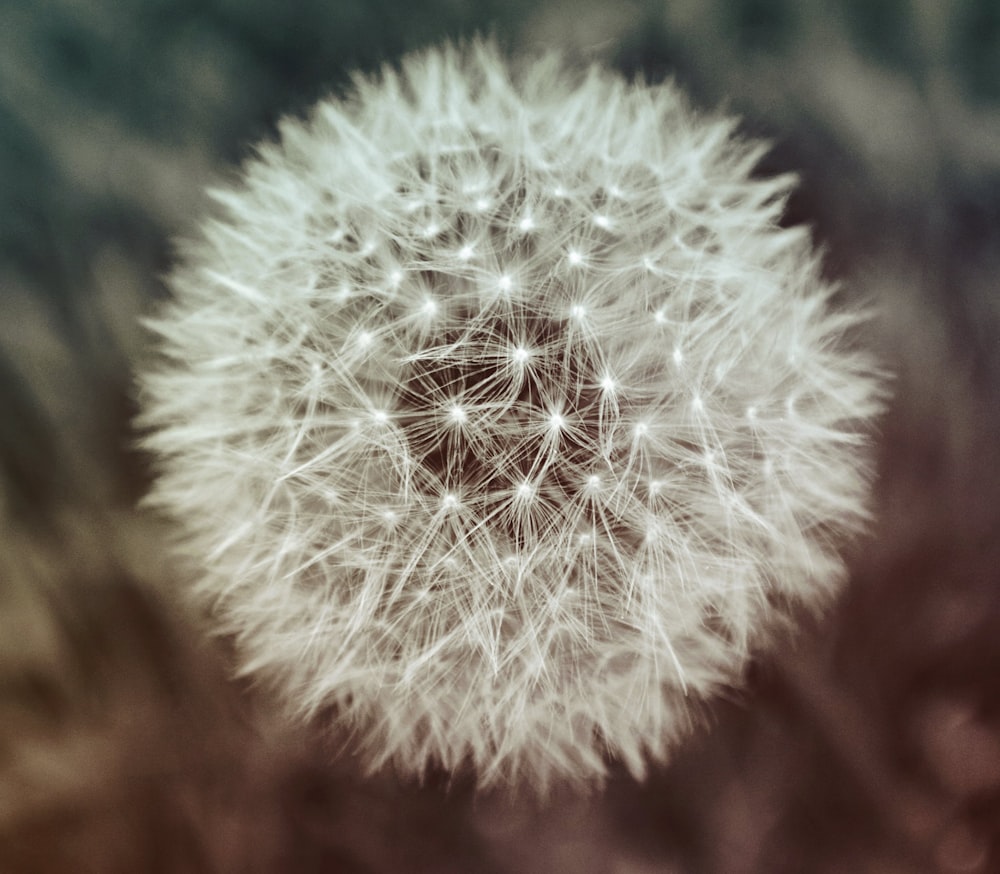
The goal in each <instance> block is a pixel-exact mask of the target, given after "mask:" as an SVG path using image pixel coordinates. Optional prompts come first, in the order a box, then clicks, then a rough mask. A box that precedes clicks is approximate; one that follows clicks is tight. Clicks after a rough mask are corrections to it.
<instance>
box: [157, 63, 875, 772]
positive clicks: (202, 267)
mask: <svg viewBox="0 0 1000 874" xmlns="http://www.w3.org/2000/svg"><path fill="white" fill-rule="evenodd" d="M516 69H517V70H518V71H519V72H514V68H512V67H510V66H508V65H507V64H505V62H503V61H502V60H501V58H500V56H499V54H498V52H497V51H496V50H495V49H493V48H492V47H490V46H488V45H485V46H484V45H473V46H472V47H471V48H469V49H467V50H456V49H447V48H446V49H441V50H432V51H427V52H425V53H422V54H418V55H416V56H413V57H410V58H408V59H407V60H405V61H404V62H403V64H402V67H401V70H400V71H398V72H396V71H391V70H387V71H385V72H383V73H382V74H381V76H379V77H377V78H373V79H364V78H358V79H357V80H356V81H355V86H354V90H353V92H352V95H351V96H350V97H349V98H347V99H344V100H329V101H326V102H323V103H321V104H320V105H319V106H318V107H317V108H316V109H315V111H314V112H313V113H312V114H311V116H310V117H309V118H308V120H306V121H286V122H285V123H284V124H283V126H282V128H281V140H280V143H278V144H266V145H263V146H261V147H260V148H259V151H258V154H257V157H255V158H254V160H252V161H250V162H249V163H248V165H247V166H246V167H245V171H244V174H243V178H242V182H241V184H240V185H239V186H238V187H236V188H234V189H232V190H229V191H225V192H219V193H217V198H218V200H219V201H221V203H222V204H223V205H224V208H225V214H224V215H223V217H221V218H219V219H216V220H213V221H210V222H208V223H207V224H206V225H205V227H204V236H203V239H202V240H201V242H199V243H198V244H196V245H195V246H193V247H191V249H190V251H189V252H188V255H187V258H186V261H185V262H184V263H183V264H182V265H181V266H179V267H178V268H177V269H176V271H175V272H174V274H173V276H172V278H171V287H172V290H173V292H174V300H173V302H172V303H170V304H169V305H168V306H166V307H165V308H164V310H163V311H162V313H161V314H160V315H159V316H158V317H157V318H156V319H154V320H153V321H152V326H153V328H154V329H155V331H156V332H157V333H158V334H159V335H160V338H161V340H162V344H161V345H162V352H163V360H162V361H161V362H160V363H159V364H158V365H156V366H154V367H152V368H150V370H149V372H147V373H146V374H145V375H144V376H143V378H142V389H143V402H144V416H143V419H142V422H143V425H144V427H146V428H147V429H148V433H149V436H148V437H147V439H146V443H147V445H148V446H149V447H150V448H151V449H152V450H154V451H155V452H156V454H157V456H158V464H159V478H158V480H157V482H156V485H155V487H154V489H153V491H152V494H151V498H150V499H151V501H152V502H153V503H154V504H156V505H158V506H160V507H161V508H163V509H165V510H166V511H168V512H169V513H170V515H172V516H173V517H174V518H175V519H176V520H177V522H178V524H179V526H181V528H182V531H183V537H182V540H183V548H184V550H185V552H186V553H187V554H189V555H190V556H193V557H194V558H195V559H196V560H197V563H198V567H199V569H200V570H199V580H198V583H197V591H198V592H199V593H200V594H201V595H202V596H203V597H204V598H205V600H206V602H207V603H209V604H210V605H211V607H212V610H213V613H214V616H215V617H216V619H217V621H218V624H219V629H220V630H221V631H223V632H225V633H228V634H231V635H233V636H234V638H235V640H236V642H237V644H238V652H239V654H240V657H241V659H242V667H243V669H244V670H245V671H246V672H248V673H251V674H253V675H255V676H257V677H258V678H262V679H264V680H266V681H268V682H269V683H270V684H272V685H273V687H274V688H276V689H277V690H279V691H280V694H281V696H282V699H283V700H284V701H285V702H287V704H288V706H289V708H290V709H292V710H293V711H296V712H298V713H300V714H302V715H308V716H315V715H317V714H322V715H323V717H324V718H326V719H331V720H332V721H333V725H334V726H336V727H338V728H340V729H343V730H344V731H345V732H346V733H347V734H349V735H350V736H351V737H352V739H353V742H354V743H355V745H356V746H355V749H356V751H357V752H358V753H359V754H360V755H361V757H362V759H363V761H364V762H365V763H366V765H367V766H368V767H370V768H377V767H380V766H382V765H387V764H391V765H393V766H394V767H395V768H396V769H397V770H399V771H401V772H404V773H408V774H410V773H412V774H421V773H423V772H424V771H425V770H426V769H427V768H428V767H432V766H433V767H444V768H446V769H452V770H456V771H463V770H471V772H472V773H474V774H475V775H476V777H477V780H478V781H479V783H480V785H483V786H489V785H496V784H500V783H508V784H509V783H511V782H513V781H518V782H526V783H528V784H530V785H533V786H538V787H545V786H546V785H548V784H549V783H550V782H551V781H552V780H553V779H564V778H568V779H572V780H582V781H588V780H595V779H596V780H599V779H600V778H601V776H602V775H603V774H604V773H605V770H606V763H607V762H608V761H609V760H610V759H617V760H619V761H622V762H624V763H625V765H626V766H627V767H628V768H629V769H630V770H631V771H632V772H633V773H635V774H636V775H641V774H642V773H643V769H644V767H645V763H646V761H648V760H649V759H651V758H652V759H663V758H664V757H666V756H667V755H668V753H669V752H670V750H671V748H672V747H673V746H674V744H675V743H676V741H677V740H678V739H679V738H680V737H682V736H683V735H684V734H685V733H686V732H687V731H688V730H689V728H690V725H691V722H692V713H693V712H694V710H695V709H696V707H697V705H698V703H699V702H700V701H702V700H703V699H704V698H705V697H706V696H708V695H710V694H711V693H712V692H713V691H715V690H717V689H718V688H719V687H721V686H724V685H726V684H731V683H734V682H738V681H739V679H740V676H741V673H742V671H743V669H744V668H745V666H746V663H747V660H748V658H749V656H750V655H751V654H752V653H753V652H754V651H756V650H757V649H758V648H760V647H761V646H764V645H766V643H767V641H768V639H769V638H770V637H772V636H773V632H774V631H775V629H776V628H777V627H778V626H779V625H781V624H782V623H783V622H785V620H786V619H787V618H788V616H789V614H790V608H791V607H793V606H795V605H805V606H807V607H812V606H816V605H822V604H824V603H826V602H827V601H828V599H829V597H830V595H831V594H832V593H833V592H834V591H835V590H836V587H837V584H838V583H839V582H840V581H841V578H842V577H843V571H844V568H843V564H842V561H841V560H840V559H839V558H838V555H837V552H836V551H835V548H836V545H837V543H838V542H839V541H840V540H841V539H842V538H843V536H844V535H846V534H849V533H851V532H853V531H854V530H855V529H857V528H858V526H859V524H860V523H861V522H862V521H863V519H864V517H865V497H866V491H867V479H868V477H867V470H868V464H867V459H866V454H865V452H864V443H865V440H864V431H865V428H866V421H867V420H868V419H870V417H871V416H872V415H873V414H874V413H875V412H876V411H877V409H878V407H879V396H880V393H881V392H880V381H879V380H878V378H877V377H876V376H874V375H873V367H872V363H871V361H870V360H869V358H868V357H867V356H866V355H865V354H864V353H863V352H860V351H858V350H857V349H856V348H855V344H854V343H853V341H852V340H851V334H852V328H853V327H854V326H855V325H856V323H857V322H858V321H859V316H858V315H857V314H856V313H852V312H848V311H845V310H844V308H843V307H837V306H834V305H833V303H832V302H831V297H832V295H833V289H832V287H831V286H830V285H828V284H826V283H825V282H824V281H823V279H822V278H821V276H820V272H819V269H818V266H817V258H816V257H815V255H814V254H813V252H812V250H811V245H810V241H809V237H808V234H807V233H805V232H804V231H802V230H801V229H782V228H781V227H779V225H778V221H779V219H780V216H781V210H782V206H783V201H784V198H785V196H786V195H787V192H788V190H789V186H790V180H789V179H788V178H780V179H767V180H761V179H754V178H751V176H750V172H751V170H752V168H753V167H754V165H755V163H756V162H757V161H758V159H759V158H760V156H761V154H762V149H761V147H760V146H759V145H758V144H753V143H746V142H743V141H741V140H739V139H737V138H735V137H734V135H733V131H734V127H735V125H734V123H733V122H732V121H731V120H727V119H717V118H711V119H706V118H701V117H698V116H696V115H695V114H694V113H692V112H691V111H690V110H689V109H688V108H687V106H686V104H685V103H684V101H683V100H682V99H681V97H680V96H679V94H678V93H677V91H676V90H675V88H673V87H672V86H670V85H662V86H656V87H652V86H645V85H641V84H639V85H630V84H627V83H626V82H625V81H623V80H622V79H620V78H619V77H618V76H616V75H614V74H612V73H609V72H602V71H598V70H594V71H591V72H590V73H589V75H586V76H584V77H579V78H578V77H574V76H573V75H572V74H570V73H568V72H565V71H564V70H563V69H562V68H561V67H560V65H559V63H558V61H555V60H553V59H551V58H549V59H546V60H542V61H536V62H532V63H528V64H525V65H523V66H521V67H518V68H516Z"/></svg>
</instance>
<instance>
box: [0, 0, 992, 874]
mask: <svg viewBox="0 0 1000 874" xmlns="http://www.w3.org/2000/svg"><path fill="white" fill-rule="evenodd" d="M476 32H485V33H491V34H494V35H496V37H497V38H498V39H499V41H500V42H501V43H502V44H503V45H505V46H508V47H510V48H511V49H513V50H529V51H533V50H537V49H540V48H544V47H549V46H559V47H562V48H563V49H564V50H565V51H566V52H567V53H568V54H569V55H570V57H572V58H574V59H575V60H578V61H580V62H589V61H600V62H602V63H606V64H609V65H612V66H614V67H617V68H619V69H620V70H622V71H623V72H625V73H626V74H628V75H630V76H643V77H645V78H646V79H649V80H652V81H658V80H661V79H664V78H667V77H672V78H674V79H676V80H677V81H678V82H679V83H680V84H681V85H682V86H683V87H684V88H685V89H686V90H687V91H688V92H689V93H690V95H691V97H692V100H693V102H694V103H695V105H696V106H700V107H703V108H704V109H706V110H714V109H718V108H723V109H725V110H727V111H729V112H734V113H736V114H738V115H740V116H741V117H742V118H743V119H744V130H745V132H746V133H748V134H750V135H752V136H758V137H764V138H766V139H768V140H770V141H771V142H772V143H773V144H774V148H773V150H772V152H771V154H770V155H769V157H768V158H767V159H766V160H765V163H764V165H763V166H762V168H761V170H762V172H766V173H773V172H783V171H788V170H794V171H796V172H798V173H799V174H800V176H801V179H802V183H801V186H800V189H799V190H798V192H797V194H796V195H795V196H794V197H793V199H792V201H791V204H790V208H789V217H788V221H789V222H795V223H798V222H805V223H807V224H809V225H810V226H811V227H812V228H813V229H814V233H815V236H816V238H817V241H818V242H819V243H820V244H821V245H822V246H823V247H824V249H825V251H826V264H827V269H828V272H829V273H830V275H831V276H832V277H835V278H838V279H840V280H842V281H843V283H844V285H845V288H846V289H848V293H850V294H853V295H856V296H857V297H859V298H861V299H870V300H873V301H875V302H876V304H877V305H878V307H879V309H880V311H881V316H880V318H879V320H878V321H877V323H876V324H875V325H874V326H873V327H872V328H871V331H870V337H869V338H868V341H869V342H870V343H871V344H872V345H873V346H874V347H875V349H876V350H877V351H878V353H879V354H880V355H881V356H882V358H883V360H884V361H885V362H886V363H887V364H888V366H889V367H890V368H891V369H892V370H893V371H894V373H895V378H894V384H893V391H894V400H893V403H892V405H891V408H890V410H889V411H888V413H887V414H886V416H885V417H884V419H883V421H882V422H881V425H880V431H879V434H878V435H877V443H878V448H879V450H878V455H879V480H878V485H877V500H876V510H877V513H878V521H877V524H876V525H875V527H874V530H873V532H872V535H871V536H870V537H869V538H866V539H865V540H864V541H861V542H859V543H857V544H856V545H855V546H854V547H853V551H852V553H851V563H852V576H851V581H850V584H849V586H848V588H847V590H846V591H845V593H844V596H843V597H842V598H841V600H840V602H839V603H838V605H837V608H836V610H835V611H834V613H833V615H832V616H827V617H823V618H819V619H813V620H810V621H806V622H805V623H804V630H803V631H802V632H801V633H800V634H799V635H798V636H797V637H796V638H795V640H792V641H789V642H788V643H787V645H786V646H784V647H783V648H782V649H781V650H780V651H779V652H777V653H774V654H772V655H769V656H767V657H762V658H761V659H760V660H759V661H758V663H757V664H755V666H754V668H753V670H752V672H751V676H750V678H749V684H748V687H747V688H746V689H745V690H741V691H739V692H734V693H733V694H732V695H731V696H729V698H728V699H727V700H723V701H720V702H716V703H715V704H714V705H713V707H712V709H711V712H710V716H709V719H708V724H707V725H706V728H705V730H704V731H702V732H701V733H699V734H698V735H697V736H696V737H694V738H693V739H692V740H691V742H690V743H689V744H687V745H686V746H685V747H684V748H683V749H682V750H681V751H680V752H679V753H678V755H677V756H676V758H675V760H674V761H673V762H672V763H671V764H670V765H669V766H667V767H663V768H659V769H654V770H653V771H651V773H650V775H649V777H648V779H647V780H646V781H645V782H644V783H642V784H636V783H634V782H633V781H631V780H629V779H628V778H627V777H625V776H619V775H616V776H615V777H614V778H613V779H612V780H611V782H610V784H609V786H608V788H607V790H606V791H605V792H603V793H599V794H595V795H593V796H591V797H587V798H583V797H579V796H575V795H573V794H572V793H571V792H569V791H562V790H557V791H556V792H555V794H554V796H553V797H552V798H550V799H549V800H548V802H547V803H546V804H539V803H538V802H537V801H534V800H532V799H530V798H523V797H518V795H517V793H516V792H512V793H510V794H509V795H503V796H499V795H498V796H496V797H493V796H490V797H475V796H473V794H472V793H471V792H470V790H469V788H468V786H466V785H465V784H464V783H463V782H462V781H461V780H454V781H450V780H448V779H446V778H444V777H441V778H435V779H431V780H430V781H429V782H428V784H427V785H425V786H423V787H418V786H412V785H401V784H400V783H399V782H398V781H396V780H394V779H393V778H392V776H391V775H379V776H376V777H369V778H363V777H362V776H360V775H359V774H358V773H357V772H356V771H355V769H354V768H353V767H352V764H351V761H350V757H349V756H346V757H345V756H341V757H338V756H336V755H335V753H334V751H332V750H331V749H330V748H329V747H328V745H325V744H324V742H323V740H322V739H321V738H320V736H319V735H317V734H312V733H311V732H310V731H308V730H307V729H300V730H295V729H292V728H290V727H288V726H286V725H283V724H281V723H280V722H278V721H277V720H276V719H275V718H274V717H273V716H272V715H271V714H272V713H273V710H272V709H270V708H269V707H268V704H267V701H266V700H264V696H263V695H262V694H261V693H260V692H258V691H257V690H255V689H253V688H252V687H248V686H247V685H245V684H242V685H241V684H237V683H235V682H233V681H231V680H230V679H229V669H228V660H227V653H226V652H225V651H224V647H223V645H222V644H220V643H218V642H215V641H211V640H210V639H208V638H207V637H206V636H205V634H204V628H203V624H202V622H201V620H200V619H199V618H198V617H197V616H196V615H195V614H194V613H193V612H192V611H191V610H190V609H189V608H188V607H186V606H185V602H184V599H183V597H182V596H181V593H180V590H181V589H182V586H181V585H180V581H179V580H178V579H177V578H176V574H175V573H174V572H172V570H171V568H170V566H169V563H168V562H167V561H166V559H165V557H164V554H163V553H164V543H166V542H167V538H168V537H169V532H167V531H164V530H162V528H161V526H160V525H159V524H158V523H156V522H155V521H154V520H152V519H150V518H148V517H147V516H145V515H144V514H142V513H141V512H137V511H136V510H135V509H134V505H135V502H136V501H137V500H138V499H139V498H140V497H141V495H142V494H143V492H144V491H145V489H146V487H147V485H148V481H149V479H148V478H149V472H148V464H147V460H146V459H145V458H143V457H142V455H141V454H140V453H138V452H136V451H134V449H133V448H132V436H131V432H130V424H129V423H130V419H131V417H132V415H133V414H134V412H135V406H134V392H133V388H132V383H131V373H132V371H133V369H134V367H135V366H136V364H137V363H138V362H141V361H142V359H143V357H144V356H145V355H147V354H148V349H147V348H146V339H145V337H144V335H143V332H142V329H141V326H140V322H139V319H140V318H141V316H142V315H143V314H144V313H147V312H149V311H150V310H151V308H152V307H154V306H155V303H156V301H157V300H159V299H162V298H163V297H164V295H165V290H164V288H163V285H162V282H161V278H162V276H163V275H164V274H165V273H166V272H167V271H168V270H169V268H170V264H171V261H172V258H173V248H172V246H173V241H175V240H177V239H182V238H183V237H184V236H185V235H190V234H191V233H193V230H194V227H195V223H196V221H197V217H198V215H199V213H200V212H201V210H202V209H203V207H204V206H205V197H204V195H203V190H204V188H205V186H206V185H210V184H213V183H219V182H224V181H226V180H231V179H233V178H234V173H235V170H234V168H235V167H236V166H238V163H239V162H240V161H241V160H242V159H243V158H245V157H247V156H248V155H250V154H251V151H250V147H251V145H252V144H253V142H255V141H257V140H259V139H261V138H267V137H273V136H274V130H275V124H276V122H277V120H278V119H279V118H280V117H281V116H282V115H284V114H287V113H293V114H294V113H301V112H302V111H303V110H304V109H305V108H306V107H307V106H308V105H309V104H311V103H312V102H313V101H315V100H316V99H317V98H319V97H321V96H323V95H327V94H331V93H333V94H336V93H339V92H342V91H343V89H344V88H345V87H346V86H347V83H348V81H349V80H348V75H349V73H350V71H352V70H354V69H361V70H368V71H371V70H374V69H376V68H377V67H378V66H379V65H380V64H382V63H384V62H392V61H393V60H395V59H397V58H398V57H399V56H400V55H401V54H402V53H403V52H405V51H408V50H411V49H415V48H419V47H420V46H423V45H427V44H429V43H432V42H436V41H439V40H441V39H444V38H446V37H460V36H463V35H466V36H467V35H471V34H473V33H476ZM998 438H1000V3H998V2H996V0H631V2H630V0H618V2H611V0H606V2H600V0H548V2H545V0H543V2H540V3H538V2H531V3H529V2H528V0H483V2H472V0H409V2H406V3H404V2H401V0H300V2H298V3H296V4H285V3H279V2H277V0H241V2H236V0H197V2H195V0H31V2H29V0H6V2H3V3H0V872H4V874H6V872H13V874H26V872H42V874H48V872H63V871H73V872H101V874H103V872H118V871H121V872H138V871H150V872H170V874H172V872H317V874H319V872H323V874H325V872H484V874H486V872H498V874H499V872H523V874H532V872H549V874H553V872H563V871H566V872H579V874H650V872H664V874H666V872H669V874H681V872H683V874H687V872H706V874H708V872H720V874H756V872H761V874H765V872H766V874H774V872H823V874H826V872H830V874H833V872H852V874H864V872H872V874H876V872H878V874H882V872H889V874H896V872H899V874H909V872H991V871H997V870H1000V570H998V569H1000V501H998V498H1000V439H998Z"/></svg>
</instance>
